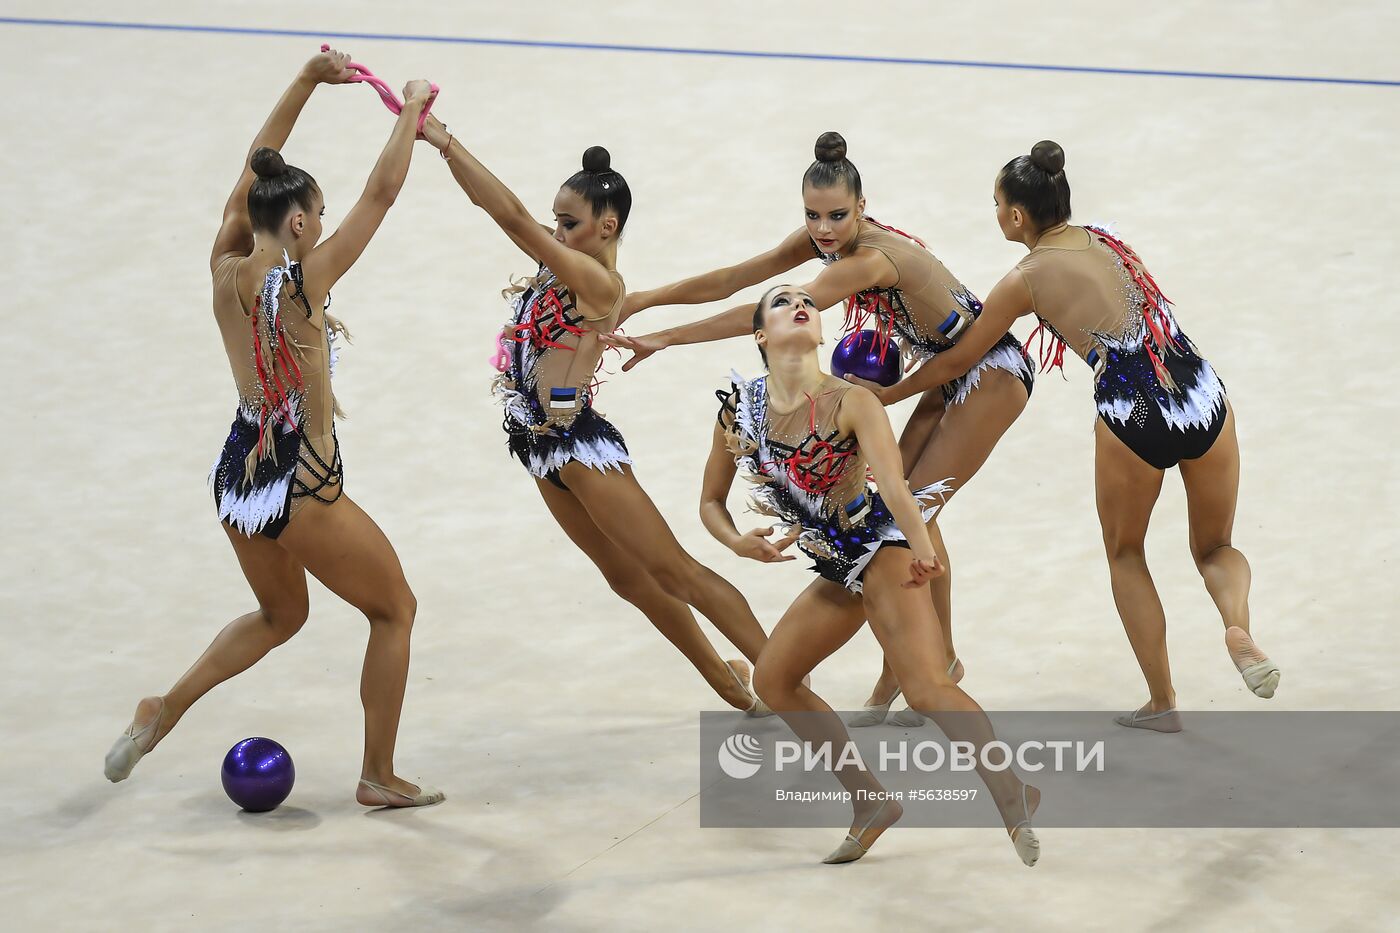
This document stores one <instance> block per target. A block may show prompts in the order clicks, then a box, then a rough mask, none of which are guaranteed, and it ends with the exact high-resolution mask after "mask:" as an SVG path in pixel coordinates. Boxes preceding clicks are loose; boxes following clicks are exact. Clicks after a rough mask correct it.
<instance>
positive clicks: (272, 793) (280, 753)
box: [220, 738, 297, 813]
mask: <svg viewBox="0 0 1400 933" xmlns="http://www.w3.org/2000/svg"><path fill="white" fill-rule="evenodd" d="M220 777H222V778H223V782H224V793H226V794H228V799H229V800H232V801H233V802H234V803H236V804H238V805H239V806H240V807H242V808H243V809H245V810H250V811H252V812H253V813H263V812H265V811H267V810H272V809H275V808H276V807H277V805H278V804H279V803H281V802H282V801H284V800H286V799H287V795H288V794H290V793H291V792H292V783H293V782H294V781H296V777H297V769H296V768H295V767H294V766H293V765H292V756H291V755H289V754H287V750H286V749H285V748H283V747H282V746H281V745H278V744H277V743H276V742H274V741H272V740H271V739H262V738H252V739H244V740H243V741H242V742H239V743H238V744H237V745H235V746H234V747H233V748H230V749H229V750H228V754H227V755H225V756H224V766H223V769H222V770H221V772H220Z"/></svg>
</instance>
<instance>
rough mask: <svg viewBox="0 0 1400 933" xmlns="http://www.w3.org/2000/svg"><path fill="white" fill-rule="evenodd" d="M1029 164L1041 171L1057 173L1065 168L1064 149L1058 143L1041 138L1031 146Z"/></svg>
mask: <svg viewBox="0 0 1400 933" xmlns="http://www.w3.org/2000/svg"><path fill="white" fill-rule="evenodd" d="M1031 164H1032V165H1034V166H1035V167H1036V168H1038V169H1040V170H1041V171H1042V172H1048V173H1049V174H1051V175H1058V174H1059V173H1060V172H1063V171H1064V170H1065V151H1064V150H1063V149H1061V148H1060V144H1059V143H1057V142H1051V141H1050V140H1048V139H1042V140H1041V141H1040V142H1038V143H1036V144H1035V145H1034V146H1032V147H1031Z"/></svg>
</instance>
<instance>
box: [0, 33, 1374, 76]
mask: <svg viewBox="0 0 1400 933" xmlns="http://www.w3.org/2000/svg"><path fill="white" fill-rule="evenodd" d="M0 24H5V25H10V26H67V27H76V28H83V29H130V30H138V31H146V32H195V33H212V34H222V35H243V36H301V37H307V38H313V39H371V40H379V41H385V42H436V43H441V44H446V45H490V46H504V47H513V48H531V49H569V50H574V51H589V52H646V53H651V54H658V55H692V56H708V57H713V58H758V59H779V60H787V61H808V62H853V63H859V64H868V65H923V66H929V67H941V68H986V69H994V70H1001V71H1042V72H1061V73H1065V72H1068V73H1072V74H1096V75H1135V76H1140V77H1150V78H1214V79H1217V80H1226V81H1272V82H1283V83H1290V84H1346V85H1361V86H1365V87H1400V80H1395V81H1387V80H1383V79H1369V78H1328V77H1320V76H1311V75H1270V74H1245V73H1237V72H1228V71H1175V70H1169V69H1157V68H1106V67H1098V66H1093V65H1036V64H1029V63H1024V62H987V61H972V60H963V59H956V58H898V57H886V56H880V55H834V54H825V53H820V52H761V51H745V50H743V49H700V48H686V47H683V46H669V45H623V44H616V43H605V42H558V41H550V40H544V39H489V38H482V37H478V36H427V35H414V34H412V33H378V32H345V31H341V30H306V29H263V28H258V27H254V26H195V25H185V24H178V23H123V22H116V21H106V20H68V19H31V18H28V17H18V16H0Z"/></svg>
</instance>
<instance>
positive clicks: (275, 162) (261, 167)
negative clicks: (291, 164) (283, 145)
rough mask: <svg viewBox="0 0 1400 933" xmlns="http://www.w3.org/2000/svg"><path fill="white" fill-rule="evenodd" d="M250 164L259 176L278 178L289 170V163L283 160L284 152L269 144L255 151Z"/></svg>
mask: <svg viewBox="0 0 1400 933" xmlns="http://www.w3.org/2000/svg"><path fill="white" fill-rule="evenodd" d="M249 164H250V165H251V167H252V169H253V172H254V173H255V174H256V175H257V176H258V177H259V178H276V177H277V176H278V175H281V174H282V173H283V172H285V171H286V170H287V163H286V162H283V161H282V154H281V153H279V152H278V151H277V150H276V149H269V148H268V147H267V146H261V147H259V148H258V150H257V151H256V152H254V153H253V158H252V161H251V162H250V163H249Z"/></svg>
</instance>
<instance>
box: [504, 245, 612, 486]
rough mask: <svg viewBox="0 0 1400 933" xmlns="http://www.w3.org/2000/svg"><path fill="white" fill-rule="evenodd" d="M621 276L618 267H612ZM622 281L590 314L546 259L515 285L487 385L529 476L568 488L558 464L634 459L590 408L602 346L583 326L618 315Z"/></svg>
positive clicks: (607, 464) (601, 466)
mask: <svg viewBox="0 0 1400 933" xmlns="http://www.w3.org/2000/svg"><path fill="white" fill-rule="evenodd" d="M611 275H613V276H614V277H616V278H617V279H618V284H619V286H621V285H622V278H621V276H618V275H617V273H616V272H613V273H611ZM625 294H626V289H625V288H623V287H619V289H618V295H617V300H616V301H615V302H614V303H613V306H612V308H611V309H609V311H608V313H607V315H606V316H605V317H603V318H601V319H598V320H596V321H588V319H587V318H585V317H584V316H583V314H582V312H581V311H580V310H579V308H578V305H577V303H576V302H575V301H574V299H573V296H572V295H570V294H569V289H568V287H567V286H565V285H564V283H563V282H561V281H559V278H558V277H557V276H556V275H555V274H554V273H553V272H551V271H550V270H549V269H547V268H546V267H545V266H544V265H541V266H540V268H539V272H538V274H536V275H535V277H534V278H533V279H531V280H530V281H529V282H527V283H526V284H525V285H524V287H523V288H521V289H520V290H518V291H517V292H516V293H515V295H514V298H513V302H512V315H511V319H510V321H509V322H508V323H507V324H506V326H505V329H504V330H503V331H502V335H503V338H504V344H505V346H506V349H507V351H508V360H507V362H508V367H507V368H506V370H505V371H504V372H502V373H501V375H499V376H497V377H496V380H495V382H494V383H493V385H492V392H493V393H494V394H495V396H496V398H497V399H498V400H499V401H500V402H501V404H502V405H504V406H505V423H504V428H505V431H506V443H507V446H508V447H509V449H510V452H511V454H512V455H513V456H515V457H516V458H517V459H518V460H520V462H521V463H522V464H524V466H525V469H526V470H528V471H529V472H530V475H531V476H535V477H537V478H540V479H547V480H549V481H550V482H551V483H553V484H554V485H556V486H558V487H559V488H561V489H567V488H568V487H567V486H565V485H564V482H563V480H562V479H561V478H560V473H559V471H560V470H562V469H563V468H564V466H565V465H567V464H568V463H570V462H572V461H578V462H579V463H582V464H584V465H585V466H589V467H592V468H593V469H597V470H607V469H610V468H611V469H619V470H620V469H621V468H622V467H623V466H624V465H625V464H630V463H631V462H632V460H631V458H630V457H629V456H628V453H627V444H626V442H625V441H624V440H623V439H622V434H621V433H620V432H619V431H618V430H617V428H615V427H613V425H612V424H611V423H610V422H608V421H607V419H605V418H604V417H603V416H602V415H600V414H598V413H597V412H596V411H594V409H593V377H594V374H595V373H596V372H597V369H598V361H599V360H600V359H601V357H602V354H603V349H604V347H603V345H602V344H601V343H600V342H599V340H598V335H597V333H595V332H594V331H592V330H589V329H588V328H587V327H585V326H584V325H585V323H592V324H595V325H599V326H602V327H604V328H606V325H607V324H608V323H611V322H615V321H616V319H617V314H618V312H619V311H620V310H621V308H622V299H623V296H624V295H625Z"/></svg>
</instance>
